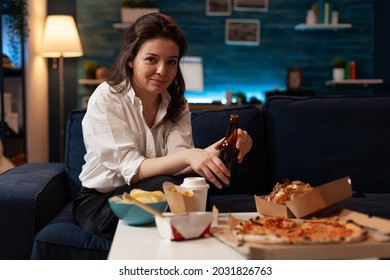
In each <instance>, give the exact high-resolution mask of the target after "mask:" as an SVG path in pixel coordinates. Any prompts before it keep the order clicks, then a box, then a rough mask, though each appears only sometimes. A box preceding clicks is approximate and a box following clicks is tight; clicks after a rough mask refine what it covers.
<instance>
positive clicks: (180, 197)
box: [155, 182, 213, 241]
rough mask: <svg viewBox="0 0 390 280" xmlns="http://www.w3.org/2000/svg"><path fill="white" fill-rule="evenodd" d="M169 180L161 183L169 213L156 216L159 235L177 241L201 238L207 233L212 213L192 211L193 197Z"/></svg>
mask: <svg viewBox="0 0 390 280" xmlns="http://www.w3.org/2000/svg"><path fill="white" fill-rule="evenodd" d="M173 189H175V185H174V184H172V183H171V182H165V183H164V184H163V190H164V193H165V196H166V198H167V201H168V206H169V209H170V211H171V213H166V214H164V216H165V217H156V218H155V221H156V225H157V229H158V232H159V233H160V236H161V237H162V238H163V239H166V240H172V241H178V240H187V239H194V238H202V237H205V236H207V235H208V234H209V232H210V228H211V223H212V221H213V215H212V213H211V212H194V201H193V199H194V197H193V196H189V195H184V194H182V193H180V192H177V191H172V190H173Z"/></svg>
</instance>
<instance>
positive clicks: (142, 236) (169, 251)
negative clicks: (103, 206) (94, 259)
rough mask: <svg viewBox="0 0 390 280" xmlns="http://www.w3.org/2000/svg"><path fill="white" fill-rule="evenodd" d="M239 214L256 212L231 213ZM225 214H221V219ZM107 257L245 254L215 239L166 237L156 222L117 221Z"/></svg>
mask: <svg viewBox="0 0 390 280" xmlns="http://www.w3.org/2000/svg"><path fill="white" fill-rule="evenodd" d="M234 216H235V217H238V218H250V217H254V216H256V213H234ZM226 217H227V215H226V214H224V213H222V214H220V219H226ZM108 259H109V260H225V259H226V260H243V259H245V256H244V255H242V254H240V253H239V252H237V251H236V250H234V249H233V248H231V247H229V246H227V245H226V244H223V243H222V242H220V241H219V240H218V239H216V238H214V237H212V236H208V237H205V238H200V239H193V240H183V241H169V240H164V239H162V238H161V237H160V235H159V233H158V231H157V228H156V226H155V224H152V225H148V226H138V227H136V226H129V225H126V224H125V223H123V221H122V220H120V221H119V222H118V227H117V229H116V233H115V236H114V239H113V242H112V245H111V249H110V252H109V254H108Z"/></svg>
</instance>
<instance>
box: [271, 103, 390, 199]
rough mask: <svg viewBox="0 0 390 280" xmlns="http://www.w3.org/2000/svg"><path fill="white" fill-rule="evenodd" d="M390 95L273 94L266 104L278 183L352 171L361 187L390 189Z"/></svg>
mask: <svg viewBox="0 0 390 280" xmlns="http://www.w3.org/2000/svg"><path fill="white" fill-rule="evenodd" d="M389 108H390V97H372V96H371V97H364V96H356V97H351V96H349V97H341V96H337V97H332V96H324V97H315V98H299V97H272V98H270V99H268V100H267V102H266V103H265V106H264V110H265V114H266V118H265V119H266V123H267V124H266V127H267V131H266V136H267V144H268V148H269V149H268V152H269V155H268V156H269V159H270V169H271V174H273V176H274V178H273V181H274V183H275V182H276V181H279V182H280V181H282V180H283V179H286V178H287V179H290V180H302V181H305V182H308V183H311V184H312V185H314V186H316V185H320V184H323V183H325V182H328V181H331V180H334V179H338V178H341V177H344V176H350V177H351V180H352V186H353V188H354V189H355V190H356V191H358V192H361V193H386V192H389V191H390V184H389V182H390V173H389V170H390V161H389V157H390V145H389V139H390V130H387V129H385V125H384V124H386V123H388V124H390V110H389Z"/></svg>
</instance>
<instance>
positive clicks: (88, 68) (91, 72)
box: [83, 60, 98, 79]
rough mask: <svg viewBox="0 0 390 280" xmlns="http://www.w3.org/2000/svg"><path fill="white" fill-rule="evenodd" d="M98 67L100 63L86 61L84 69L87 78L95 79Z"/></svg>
mask: <svg viewBox="0 0 390 280" xmlns="http://www.w3.org/2000/svg"><path fill="white" fill-rule="evenodd" d="M97 68H98V65H97V63H96V61H92V60H91V61H86V62H84V64H83V69H84V73H85V76H86V77H87V79H95V78H96V69H97Z"/></svg>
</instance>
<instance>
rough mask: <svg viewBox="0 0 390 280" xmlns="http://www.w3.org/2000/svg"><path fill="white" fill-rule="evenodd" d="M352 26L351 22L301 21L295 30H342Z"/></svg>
mask: <svg viewBox="0 0 390 280" xmlns="http://www.w3.org/2000/svg"><path fill="white" fill-rule="evenodd" d="M348 28H352V24H350V23H339V24H310V25H309V24H305V23H300V24H298V25H296V26H295V30H299V31H310V30H315V31H325V30H334V31H337V30H340V29H348Z"/></svg>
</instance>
